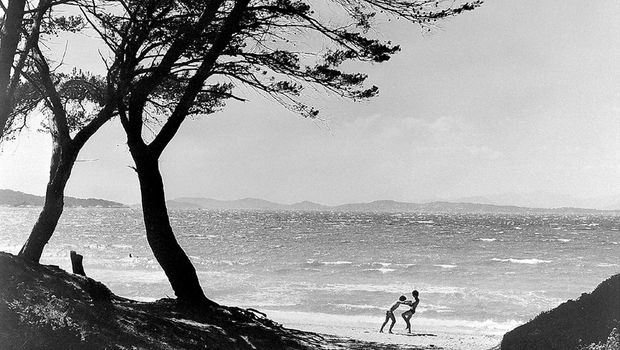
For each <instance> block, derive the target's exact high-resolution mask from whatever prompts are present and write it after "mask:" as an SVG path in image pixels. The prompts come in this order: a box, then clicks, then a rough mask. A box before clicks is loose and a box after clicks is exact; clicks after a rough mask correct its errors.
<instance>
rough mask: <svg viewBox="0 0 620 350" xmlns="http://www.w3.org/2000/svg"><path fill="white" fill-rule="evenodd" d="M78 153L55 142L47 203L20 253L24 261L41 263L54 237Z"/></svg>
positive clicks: (46, 192) (46, 195) (68, 146)
mask: <svg viewBox="0 0 620 350" xmlns="http://www.w3.org/2000/svg"><path fill="white" fill-rule="evenodd" d="M76 157H77V152H75V151H74V150H73V149H72V147H71V146H70V145H64V146H63V145H60V144H59V142H57V141H56V140H54V144H53V150H52V161H51V164H50V178H49V182H48V183H47V189H46V191H45V203H44V204H43V210H42V211H41V213H40V214H39V218H38V219H37V222H36V223H35V224H34V227H33V228H32V231H31V232H30V236H29V237H28V240H27V241H26V243H25V244H24V246H23V247H22V249H21V250H20V252H19V256H21V257H23V258H24V259H27V260H31V261H34V262H39V259H41V254H42V253H43V248H44V247H45V245H46V244H47V242H48V241H49V240H50V238H51V237H52V234H53V233H54V230H55V229H56V225H57V224H58V220H60V215H61V214H62V210H63V207H64V197H65V187H66V186H67V181H68V180H69V176H71V170H72V169H73V165H74V164H75V159H76Z"/></svg>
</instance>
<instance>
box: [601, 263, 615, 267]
mask: <svg viewBox="0 0 620 350" xmlns="http://www.w3.org/2000/svg"><path fill="white" fill-rule="evenodd" d="M596 266H598V267H614V266H618V264H610V263H601V264H598V265H596Z"/></svg>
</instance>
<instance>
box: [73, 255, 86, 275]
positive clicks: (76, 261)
mask: <svg viewBox="0 0 620 350" xmlns="http://www.w3.org/2000/svg"><path fill="white" fill-rule="evenodd" d="M70 256H71V267H72V268H73V273H75V274H76V275H82V276H86V272H84V266H83V265H82V260H83V259H84V257H83V256H82V255H80V254H78V253H76V252H75V251H74V250H72V251H71V253H70Z"/></svg>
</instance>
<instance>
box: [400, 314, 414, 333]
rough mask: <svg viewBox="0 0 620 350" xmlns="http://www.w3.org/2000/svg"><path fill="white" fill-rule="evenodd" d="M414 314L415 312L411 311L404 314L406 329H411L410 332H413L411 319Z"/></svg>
mask: <svg viewBox="0 0 620 350" xmlns="http://www.w3.org/2000/svg"><path fill="white" fill-rule="evenodd" d="M412 315H413V313H412V312H411V311H405V312H403V314H402V316H403V320H405V324H406V326H405V329H406V330H407V331H409V333H411V323H409V320H410V319H411V316H412Z"/></svg>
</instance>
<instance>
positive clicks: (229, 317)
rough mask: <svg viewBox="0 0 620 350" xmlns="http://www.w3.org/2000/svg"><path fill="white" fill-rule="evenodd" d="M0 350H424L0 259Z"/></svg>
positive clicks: (1, 256) (10, 257)
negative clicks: (144, 297)
mask: <svg viewBox="0 0 620 350" xmlns="http://www.w3.org/2000/svg"><path fill="white" fill-rule="evenodd" d="M0 348H2V349H103V348H105V349H231V350H233V349H274V350H276V349H359V350H361V349H384V350H397V349H398V350H402V349H421V348H415V347H405V346H396V345H386V344H375V343H364V342H359V341H355V340H352V339H346V338H338V337H334V336H327V335H319V334H315V333H309V332H302V331H297V330H291V329H286V328H283V327H282V326H281V325H279V324H277V323H275V322H272V321H270V320H268V319H267V318H265V317H263V316H262V315H261V314H260V313H258V312H253V311H249V310H244V309H240V308H233V307H225V306H219V307H216V308H211V309H203V310H198V309H197V308H183V307H180V306H178V305H177V304H176V303H175V301H174V300H170V299H168V300H160V301H157V302H153V303H145V302H137V301H133V300H129V299H125V298H121V297H118V296H116V295H114V294H112V293H111V292H110V291H109V289H108V288H107V287H105V286H104V285H103V284H101V283H99V282H96V281H94V280H92V279H90V278H87V277H83V276H79V275H75V274H70V273H67V272H66V271H64V270H62V269H60V268H58V267H55V266H45V265H38V264H32V263H27V262H25V261H23V260H22V259H20V258H17V257H15V256H13V255H11V254H7V253H2V252H0Z"/></svg>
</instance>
